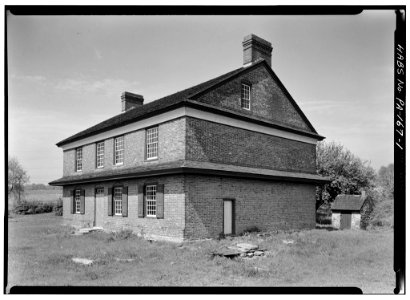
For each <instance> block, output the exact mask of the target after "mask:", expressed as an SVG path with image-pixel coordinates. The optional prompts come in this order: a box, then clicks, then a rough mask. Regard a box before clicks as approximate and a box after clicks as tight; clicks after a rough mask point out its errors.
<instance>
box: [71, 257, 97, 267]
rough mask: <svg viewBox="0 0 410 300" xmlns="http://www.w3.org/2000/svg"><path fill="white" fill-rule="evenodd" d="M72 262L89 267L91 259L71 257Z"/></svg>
mask: <svg viewBox="0 0 410 300" xmlns="http://www.w3.org/2000/svg"><path fill="white" fill-rule="evenodd" d="M72 260H73V262H75V263H78V264H83V265H87V266H88V265H91V264H92V263H93V261H92V260H91V259H87V258H80V257H73V258H72Z"/></svg>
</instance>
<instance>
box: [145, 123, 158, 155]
mask: <svg viewBox="0 0 410 300" xmlns="http://www.w3.org/2000/svg"><path fill="white" fill-rule="evenodd" d="M146 143H147V159H155V158H158V126H156V127H152V128H148V129H147V141H146Z"/></svg>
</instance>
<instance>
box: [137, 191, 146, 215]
mask: <svg viewBox="0 0 410 300" xmlns="http://www.w3.org/2000/svg"><path fill="white" fill-rule="evenodd" d="M144 208H145V207H144V185H143V184H141V185H139V186H138V218H143V217H144V216H145V209H144Z"/></svg>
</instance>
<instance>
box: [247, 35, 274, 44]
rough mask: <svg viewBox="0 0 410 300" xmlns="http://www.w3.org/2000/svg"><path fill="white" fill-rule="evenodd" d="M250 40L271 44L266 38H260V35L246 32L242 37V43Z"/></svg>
mask: <svg viewBox="0 0 410 300" xmlns="http://www.w3.org/2000/svg"><path fill="white" fill-rule="evenodd" d="M251 40H253V41H256V42H259V43H262V44H265V45H266V46H270V47H272V44H271V43H270V42H268V41H267V40H265V39H263V38H261V37H259V36H257V35H255V34H253V33H251V34H248V35H247V36H245V37H244V38H243V43H245V42H247V41H251Z"/></svg>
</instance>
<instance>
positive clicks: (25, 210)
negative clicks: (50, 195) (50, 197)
mask: <svg viewBox="0 0 410 300" xmlns="http://www.w3.org/2000/svg"><path fill="white" fill-rule="evenodd" d="M55 205H56V203H53V202H47V203H44V202H36V201H32V202H28V201H25V202H22V203H21V204H20V205H18V206H16V207H15V208H14V212H15V213H16V214H21V215H31V214H42V213H49V212H52V211H53V209H54V206H55Z"/></svg>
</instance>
